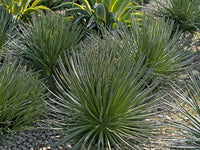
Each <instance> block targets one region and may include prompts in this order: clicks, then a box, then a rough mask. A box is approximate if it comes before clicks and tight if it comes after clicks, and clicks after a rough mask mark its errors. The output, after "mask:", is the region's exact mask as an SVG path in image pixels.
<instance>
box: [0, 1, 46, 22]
mask: <svg viewBox="0 0 200 150" xmlns="http://www.w3.org/2000/svg"><path fill="white" fill-rule="evenodd" d="M41 2H42V0H0V4H1V5H3V6H5V7H6V8H7V10H8V11H9V13H11V14H12V15H13V18H14V19H21V18H23V17H25V16H29V15H30V14H32V13H38V12H40V11H41V10H50V9H49V8H48V7H46V6H42V5H40V3H41Z"/></svg>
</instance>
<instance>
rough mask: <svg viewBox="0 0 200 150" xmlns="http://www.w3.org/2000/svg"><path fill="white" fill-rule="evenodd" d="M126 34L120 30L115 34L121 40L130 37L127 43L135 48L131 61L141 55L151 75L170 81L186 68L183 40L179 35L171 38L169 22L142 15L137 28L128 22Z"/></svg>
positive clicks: (135, 23) (187, 54) (170, 23)
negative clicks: (118, 35) (120, 37)
mask: <svg viewBox="0 0 200 150" xmlns="http://www.w3.org/2000/svg"><path fill="white" fill-rule="evenodd" d="M122 27H123V26H122ZM130 30H131V32H129V31H126V30H124V29H123V30H122V29H120V30H119V31H120V32H119V33H120V34H121V35H122V38H127V35H129V36H130V38H129V39H127V40H129V43H131V42H133V43H134V44H135V45H136V47H137V51H136V57H133V59H134V61H136V62H137V61H138V59H140V57H141V56H144V55H145V61H144V62H145V63H147V67H149V68H152V67H153V68H154V70H153V73H154V75H156V76H160V77H161V76H162V77H163V76H165V77H167V78H171V79H172V77H174V76H175V75H177V73H179V72H181V70H183V68H184V67H185V66H186V65H187V64H188V62H189V60H190V59H189V58H190V56H191V53H190V52H189V51H187V50H184V48H183V46H184V41H183V40H184V39H183V38H181V33H180V32H178V31H177V32H176V33H174V34H173V35H172V30H173V22H170V21H168V22H165V20H164V19H156V18H154V17H152V16H147V15H144V16H143V17H142V20H141V21H140V25H139V24H138V22H137V20H135V19H134V18H132V26H131V27H130ZM186 60H187V61H186Z"/></svg>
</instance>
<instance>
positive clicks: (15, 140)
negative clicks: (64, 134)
mask: <svg viewBox="0 0 200 150" xmlns="http://www.w3.org/2000/svg"><path fill="white" fill-rule="evenodd" d="M6 140H7V144H8V145H9V147H7V145H6V144H5V142H3V141H2V140H1V141H0V150H69V149H70V147H71V146H70V145H65V146H55V145H56V143H57V142H58V140H59V135H58V133H57V132H56V131H53V130H32V131H23V132H15V133H13V135H11V134H7V135H6Z"/></svg>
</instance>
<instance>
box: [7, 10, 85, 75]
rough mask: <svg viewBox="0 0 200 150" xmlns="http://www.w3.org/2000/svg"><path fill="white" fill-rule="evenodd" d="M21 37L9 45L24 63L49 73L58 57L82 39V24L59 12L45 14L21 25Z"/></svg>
mask: <svg viewBox="0 0 200 150" xmlns="http://www.w3.org/2000/svg"><path fill="white" fill-rule="evenodd" d="M21 31H22V34H20V36H21V37H20V39H19V40H15V41H13V42H12V43H11V44H10V45H11V46H12V47H13V48H15V50H16V51H17V55H18V56H19V57H20V56H22V57H23V60H24V62H27V63H29V64H30V66H33V67H34V68H35V69H36V70H41V71H42V75H51V74H52V73H53V70H54V68H55V67H56V65H57V59H58V57H59V56H60V55H61V56H63V55H64V52H66V51H69V50H70V48H71V46H73V45H75V44H77V43H78V42H79V40H80V39H81V38H82V34H81V32H82V29H81V27H79V26H77V25H75V24H72V22H71V21H68V20H66V19H65V18H62V17H61V16H59V15H56V14H52V13H48V14H47V15H44V14H43V15H41V16H38V17H35V18H33V23H32V24H30V25H27V26H25V27H24V28H21Z"/></svg>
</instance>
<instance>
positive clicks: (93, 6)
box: [54, 0, 139, 29]
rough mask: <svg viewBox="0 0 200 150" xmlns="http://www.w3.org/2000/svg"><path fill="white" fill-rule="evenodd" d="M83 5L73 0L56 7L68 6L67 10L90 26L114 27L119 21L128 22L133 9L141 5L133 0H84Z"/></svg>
mask: <svg viewBox="0 0 200 150" xmlns="http://www.w3.org/2000/svg"><path fill="white" fill-rule="evenodd" d="M81 2H82V5H81V4H78V3H75V2H74V1H73V2H65V3H62V4H61V5H58V6H56V7H55V8H54V9H60V8H67V9H66V12H68V13H69V12H72V13H73V14H74V16H75V18H76V19H77V20H84V21H85V20H86V23H85V22H83V23H84V25H86V26H87V27H89V28H93V27H95V26H100V25H101V24H103V26H104V27H107V28H109V29H110V28H112V27H113V26H114V24H115V23H117V22H126V21H129V19H130V14H131V11H132V10H133V9H135V8H136V7H139V6H138V5H137V4H136V3H135V2H134V1H133V0H113V1H108V0H82V1H81Z"/></svg>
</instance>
